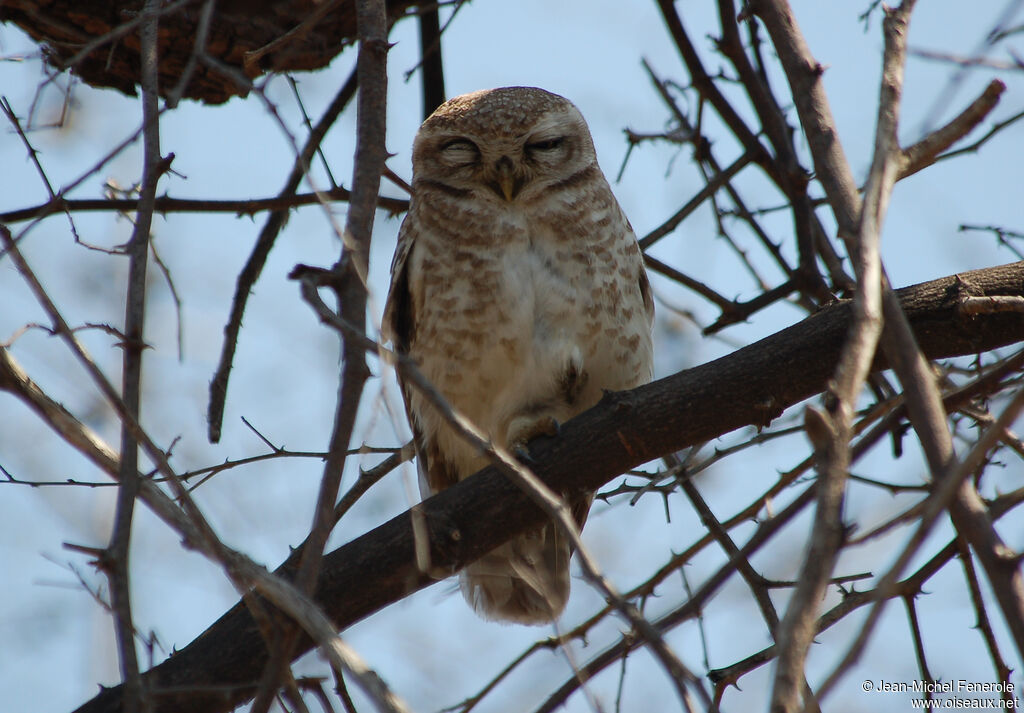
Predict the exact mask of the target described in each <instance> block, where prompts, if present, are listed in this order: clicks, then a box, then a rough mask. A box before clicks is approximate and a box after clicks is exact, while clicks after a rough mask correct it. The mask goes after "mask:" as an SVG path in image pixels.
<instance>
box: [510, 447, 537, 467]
mask: <svg viewBox="0 0 1024 713" xmlns="http://www.w3.org/2000/svg"><path fill="white" fill-rule="evenodd" d="M512 455H514V456H515V458H516V460H517V461H519V462H520V463H522V464H523V465H529V466H534V465H537V459H536V458H534V457H533V456H532V455H531V454H530V449H529V448H527V447H526V444H525V443H520V444H518V445H516V446H514V447H513V448H512Z"/></svg>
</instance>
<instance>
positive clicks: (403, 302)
mask: <svg viewBox="0 0 1024 713" xmlns="http://www.w3.org/2000/svg"><path fill="white" fill-rule="evenodd" d="M411 223H412V221H410V220H409V218H408V216H406V219H405V220H404V221H402V227H401V228H399V230H398V245H397V246H396V247H395V257H394V259H393V260H392V261H391V288H390V289H389V290H388V299H387V301H386V302H385V303H384V317H383V320H382V324H381V327H382V331H383V332H384V338H385V339H390V340H391V344H392V346H393V347H394V348H395V350H396V351H398V352H401V353H403V354H404V353H407V352H408V351H409V344H410V342H411V341H412V332H413V329H415V315H414V314H413V305H412V295H411V294H410V292H409V274H408V269H407V268H408V265H409V256H410V255H411V254H412V248H413V244H414V243H415V240H413V237H414V235H413V234H414V232H415V231H414V230H413V229H412V228H411V227H410V226H411ZM403 391H404V389H403Z"/></svg>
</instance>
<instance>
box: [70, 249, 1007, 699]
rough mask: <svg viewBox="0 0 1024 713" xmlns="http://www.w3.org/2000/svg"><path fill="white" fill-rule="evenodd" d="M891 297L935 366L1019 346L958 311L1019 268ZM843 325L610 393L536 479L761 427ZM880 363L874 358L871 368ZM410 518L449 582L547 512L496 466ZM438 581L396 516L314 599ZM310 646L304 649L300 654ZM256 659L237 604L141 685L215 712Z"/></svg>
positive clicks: (577, 482) (585, 480)
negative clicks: (421, 525) (420, 562)
mask: <svg viewBox="0 0 1024 713" xmlns="http://www.w3.org/2000/svg"><path fill="white" fill-rule="evenodd" d="M898 294H899V296H900V301H901V303H902V306H903V309H904V310H905V312H906V314H907V316H908V317H909V319H910V322H911V324H912V325H913V327H914V331H915V335H916V337H917V339H918V341H919V343H920V345H921V347H922V349H923V351H924V353H925V354H926V355H927V356H928V357H929V358H931V359H939V358H945V357H951V356H957V355H966V354H973V353H977V352H982V351H987V350H990V349H994V348H997V347H1000V346H1004V345H1007V344H1011V343H1015V342H1019V341H1024V315H1021V314H1020V313H1016V312H994V313H990V314H985V315H977V316H973V317H969V316H967V315H964V314H963V313H962V312H961V310H960V309H959V305H960V302H961V300H962V298H963V297H967V296H992V295H1024V262H1019V263H1013V264H1011V265H1006V266H1002V267H995V268H989V269H986V270H977V271H973V272H969V273H964V274H962V275H954V276H951V277H946V278H942V279H939V280H935V281H932V282H927V283H923V284H920V285H916V286H913V287H909V288H905V289H903V290H900V291H899V293H898ZM849 317H850V304H849V303H847V302H843V303H839V304H836V305H833V306H831V307H827V308H825V309H822V310H821V311H820V312H818V313H817V314H815V315H813V316H811V317H809V318H808V319H806V320H804V321H802V322H800V323H798V324H796V325H794V326H792V327H790V328H788V329H785V330H783V331H781V332H779V333H777V334H775V335H772V336H770V337H768V338H766V339H763V340H761V341H760V342H757V343H755V344H752V345H750V346H748V347H745V348H743V349H740V350H738V351H737V352H735V353H733V354H730V355H729V356H726V357H723V358H721V359H718V360H715V361H713V362H710V363H708V364H704V365H702V366H699V367H697V368H695V369H690V370H687V371H684V372H681V373H678V374H675V375H673V376H670V377H667V378H664V379H661V380H659V381H656V382H653V383H651V384H648V385H646V386H643V387H640V388H638V389H635V390H633V391H629V392H623V393H615V394H609V395H608V396H606V397H605V399H603V400H602V402H601V403H600V404H599V405H598V406H597V407H595V408H594V409H591V410H590V411H588V412H586V413H585V414H583V415H581V416H580V417H578V418H576V419H573V420H572V421H570V422H568V423H566V424H565V425H564V427H563V430H562V435H561V437H559V438H558V439H554V440H544V441H540V442H537V443H536V444H535V445H534V446H532V447H531V452H532V453H533V454H534V457H535V458H536V460H537V466H536V468H535V471H536V473H537V475H538V476H539V477H540V478H541V479H542V480H543V481H544V482H545V483H547V484H548V485H550V486H551V487H553V488H554V489H555V490H556V491H558V492H560V493H562V494H563V495H565V496H567V497H570V498H571V497H573V496H574V495H575V494H579V493H582V492H586V491H592V490H594V489H596V488H599V487H600V486H601V485H603V484H604V483H606V482H608V481H609V480H611V479H612V478H614V477H616V475H617V474H619V473H622V472H624V471H626V470H628V469H630V468H633V467H635V466H637V465H639V464H641V463H644V462H647V461H649V460H653V459H654V458H657V457H659V456H661V455H663V454H665V453H670V452H674V451H676V450H679V449H681V448H684V447H686V446H688V445H692V444H694V443H700V442H704V441H708V440H711V439H714V438H717V437H718V436H721V435H723V434H725V433H728V432H729V431H732V430H735V429H737V428H740V427H742V426H745V425H750V424H755V425H762V424H765V423H768V422H769V421H771V420H772V419H773V418H774V417H776V416H778V415H779V414H780V413H781V412H782V410H783V409H785V408H786V407H788V406H791V405H793V404H795V403H798V402H799V401H801V400H803V399H806V398H808V397H810V396H813V395H814V394H816V393H819V392H820V391H821V390H823V389H824V388H825V386H826V383H827V381H828V379H829V377H830V376H831V375H832V373H833V371H834V368H835V365H836V363H837V360H838V357H839V354H840V351H841V349H842V345H843V341H844V337H845V336H846V333H847V329H848V326H849ZM886 366H887V364H886V363H885V361H884V357H879V358H878V359H877V360H876V362H875V364H874V366H873V368H874V369H882V368H886ZM712 405H713V406H712ZM418 511H419V512H420V513H421V514H422V516H423V518H424V521H425V522H426V525H427V528H428V530H429V534H430V547H431V552H430V561H431V563H432V565H433V567H434V569H435V571H437V570H438V569H439V570H440V571H444V572H451V573H454V572H455V571H457V570H458V569H459V568H461V567H463V566H465V565H466V564H467V563H469V562H472V561H473V560H474V559H476V558H478V557H480V556H481V555H483V554H484V553H485V552H487V551H489V550H491V549H493V548H494V547H496V546H498V545H499V544H501V543H502V542H503V541H505V540H507V539H508V538H510V537H512V536H514V535H515V534H517V533H519V532H522V531H524V530H526V529H527V528H529V527H531V526H536V525H538V524H539V523H540V522H541V521H542V520H543V519H544V517H545V515H544V513H543V511H542V510H540V509H539V508H538V507H537V506H536V505H534V504H533V502H532V501H531V500H530V498H529V497H528V496H527V495H526V494H524V493H523V492H522V491H521V490H520V489H519V488H517V487H516V486H515V485H513V484H512V483H510V482H509V481H508V480H507V479H506V478H505V477H504V476H503V475H502V474H501V473H500V472H499V471H498V470H497V469H495V468H487V469H485V470H483V471H481V472H480V473H479V474H477V475H475V476H473V477H472V478H470V479H468V480H466V481H463V482H461V483H459V484H458V485H456V486H455V487H453V488H450V489H448V490H446V491H444V492H443V493H440V494H438V495H436V496H434V497H432V498H430V499H429V500H427V501H425V502H424V503H423V504H422V505H420V506H418ZM298 556H299V553H298V552H296V553H295V554H293V555H292V557H290V558H289V560H288V561H287V562H286V563H285V564H284V565H282V566H281V568H280V569H279V570H278V571H279V573H282V574H285V575H289V574H291V573H293V572H294V568H295V566H296V563H297V561H298ZM434 581H436V580H434V579H432V578H431V577H430V576H428V575H427V574H424V573H422V572H420V571H419V570H418V569H417V567H416V558H415V553H414V544H413V531H412V521H411V518H410V515H409V513H408V512H406V513H403V514H401V515H399V516H397V517H395V518H394V519H392V520H390V521H389V522H387V523H385V524H383V525H381V526H380V527H378V528H376V529H375V530H372V531H371V532H368V533H366V534H365V535H363V536H361V537H359V538H357V539H356V540H353V541H352V542H350V543H348V544H346V545H344V546H343V547H340V548H339V549H337V550H335V551H333V552H331V553H330V554H328V555H326V556H325V557H324V566H323V569H322V571H321V575H320V580H319V585H318V590H317V594H316V599H317V601H318V602H320V604H321V606H323V608H324V611H325V612H326V613H327V614H328V615H329V616H330V617H331V618H332V619H333V621H334V624H335V626H337V627H338V628H339V629H343V628H345V627H347V626H349V625H351V624H352V623H354V622H356V621H358V620H360V619H362V618H365V617H366V616H369V615H370V614H372V613H373V612H376V611H378V610H380V609H382V608H383V607H385V606H387V605H388V604H390V603H392V602H395V601H398V600H399V599H401V598H403V597H405V596H407V595H408V594H410V593H411V592H413V591H416V590H418V589H421V588H423V587H425V586H428V585H429V584H432V583H433V582H434ZM310 645H311V644H310V642H309V641H308V640H304V642H303V644H302V645H301V646H300V649H302V648H308V647H309V646H310ZM266 658H267V653H266V649H265V645H264V643H263V640H262V638H261V636H260V633H259V630H258V629H257V627H256V625H255V624H254V623H253V621H252V619H251V617H250V615H249V613H248V611H247V609H246V608H245V607H244V605H241V604H239V605H236V606H235V607H234V608H233V609H231V610H230V611H229V612H227V613H226V614H225V615H224V616H222V617H221V619H220V620H219V621H217V622H216V623H214V624H213V625H212V626H211V627H210V628H209V629H207V631H206V632H204V633H203V634H202V635H201V636H199V637H198V638H197V639H196V640H195V641H193V642H192V643H191V644H189V645H188V646H187V647H185V648H184V649H182V650H181V651H179V652H177V653H176V654H175V655H174V656H173V657H171V658H170V659H168V660H167V661H165V662H164V663H162V664H160V665H159V666H157V667H156V668H155V669H153V670H152V671H150V672H149V673H147V674H146V678H147V683H148V686H149V689H150V690H151V691H153V695H154V703H155V706H156V709H157V710H159V711H165V712H167V711H190V712H196V713H201V712H202V711H223V710H229V709H230V708H231V707H232V706H233V705H235V704H237V703H238V702H240V701H243V700H245V699H246V698H247V697H249V696H251V695H252V692H253V682H254V681H255V679H256V678H257V677H258V675H259V672H260V670H261V667H262V665H263V664H264V663H265V661H266ZM120 700H121V690H120V688H112V689H106V690H104V691H103V692H102V693H101V694H100V695H99V696H97V697H96V698H94V699H93V700H91V701H89V702H88V703H86V704H85V705H84V706H82V707H81V708H80V709H79V711H80V713H98V712H100V711H110V712H111V713H113V711H118V710H120Z"/></svg>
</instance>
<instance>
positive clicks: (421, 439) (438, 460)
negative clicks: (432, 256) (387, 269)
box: [381, 216, 458, 498]
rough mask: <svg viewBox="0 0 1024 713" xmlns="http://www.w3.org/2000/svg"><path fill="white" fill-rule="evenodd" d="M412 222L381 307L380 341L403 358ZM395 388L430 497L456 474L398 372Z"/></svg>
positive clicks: (409, 312) (412, 326) (412, 325)
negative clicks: (398, 390) (423, 423)
mask: <svg viewBox="0 0 1024 713" xmlns="http://www.w3.org/2000/svg"><path fill="white" fill-rule="evenodd" d="M413 225H414V221H412V220H410V219H409V216H406V219H405V221H403V223H402V227H401V228H400V229H399V231H398V245H397V246H396V247H395V258H394V260H392V262H391V289H390V291H389V292H388V299H387V302H386V303H385V304H384V317H383V320H382V324H381V328H382V331H383V332H384V338H385V339H389V340H391V345H392V347H393V348H394V350H395V351H396V352H398V353H399V354H401V355H407V354H408V353H409V349H410V347H411V346H412V342H413V336H414V334H415V331H416V300H415V299H414V298H413V294H412V287H411V285H410V280H409V269H410V262H411V260H410V258H411V257H412V253H413V249H414V248H415V245H416V240H415V236H416V229H415V228H414V227H413ZM398 385H399V387H401V389H402V401H403V402H404V403H405V415H406V418H407V419H408V420H409V428H411V429H412V438H413V446H414V447H415V448H416V470H417V472H418V473H419V481H420V494H421V495H422V496H423V497H424V498H427V497H430V496H431V495H432V494H434V493H437V492H439V491H441V490H444V489H445V488H448V487H450V486H452V485H454V484H455V483H456V482H458V473H457V472H456V471H455V469H454V467H453V466H452V465H451V464H450V463H449V462H448V460H447V459H446V458H445V457H444V454H443V453H442V452H441V450H440V448H439V446H438V444H437V439H435V438H431V437H428V436H427V435H426V434H424V433H423V429H422V428H421V426H420V420H419V418H418V417H417V414H416V412H415V409H414V407H413V405H412V404H413V401H412V389H413V388H415V387H413V386H412V385H411V384H407V383H405V380H404V379H403V378H402V373H401V371H400V370H399V371H398Z"/></svg>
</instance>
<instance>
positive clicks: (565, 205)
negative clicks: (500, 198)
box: [387, 180, 652, 490]
mask: <svg viewBox="0 0 1024 713" xmlns="http://www.w3.org/2000/svg"><path fill="white" fill-rule="evenodd" d="M601 182H602V183H604V181H603V180H602V181H601ZM604 189H605V191H607V193H606V196H607V199H606V200H596V198H598V196H595V195H584V196H582V197H581V196H577V200H576V201H574V202H569V201H566V200H564V199H562V198H563V196H559V195H557V192H556V195H555V196H552V198H554V200H551V201H545V202H544V203H543V204H542V205H530V204H527V205H525V206H517V205H515V206H510V207H509V209H507V210H505V211H501V212H500V213H498V214H496V215H492V216H490V219H488V220H482V219H481V218H480V216H474V215H473V214H472V213H471V212H469V211H467V214H465V215H462V216H458V219H457V220H452V215H451V205H450V204H449V203H438V204H434V203H433V201H430V200H429V198H430V192H429V191H426V192H425V195H424V196H420V200H419V201H418V204H417V205H415V206H414V210H415V211H416V214H415V216H413V215H412V214H410V215H409V216H408V217H407V218H406V222H405V224H403V226H402V231H401V232H402V238H401V239H402V240H403V242H404V252H405V254H404V255H402V256H401V258H399V255H401V254H402V252H403V248H400V249H399V254H398V255H396V264H397V263H399V262H401V264H400V265H398V268H399V269H398V270H396V272H395V275H394V281H393V287H392V294H391V295H390V297H389V304H388V310H387V317H388V321H389V323H390V326H391V334H392V339H393V340H394V341H395V344H396V346H397V347H398V348H400V349H402V350H403V351H405V352H407V353H408V354H409V356H411V357H412V358H413V360H414V361H415V362H416V363H417V364H418V365H419V367H420V369H421V370H422V371H423V373H424V375H425V376H426V377H427V378H428V379H429V380H430V381H431V383H433V384H434V385H435V386H436V387H437V389H438V390H439V391H440V393H441V394H443V395H444V396H445V397H446V398H447V399H448V400H449V402H450V403H451V404H452V405H453V406H454V407H455V408H456V409H457V410H458V411H460V412H461V413H463V414H464V415H465V416H467V417H468V418H469V419H470V420H471V421H473V422H474V423H475V424H476V425H478V426H479V427H480V428H482V429H483V430H484V431H486V432H488V433H489V434H490V436H491V437H492V438H493V439H495V440H496V441H497V442H499V443H502V445H507V444H505V443H503V441H504V435H505V433H506V429H507V427H508V424H509V422H510V421H512V419H514V418H516V417H518V416H522V415H523V413H532V412H537V413H541V412H543V413H546V414H549V415H551V416H552V417H554V418H556V419H558V420H560V421H562V420H566V419H568V418H571V417H572V416H574V415H576V414H577V413H579V412H581V411H583V410H585V409H587V408H589V407H590V406H593V405H594V404H595V403H597V401H598V400H599V399H600V397H601V394H602V391H603V390H620V389H627V388H631V387H633V386H637V385H639V384H642V383H646V382H647V381H649V380H650V378H651V361H652V359H651V341H650V324H651V322H650V320H651V314H650V297H649V294H648V293H647V290H648V287H647V282H646V275H645V273H644V270H643V264H642V259H641V256H640V252H639V248H638V246H637V244H636V238H635V237H634V235H633V232H632V230H631V229H630V227H629V225H628V223H627V222H626V220H625V218H624V217H623V215H622V213H621V211H620V210H619V207H618V205H617V204H616V203H615V202H614V198H612V197H611V192H610V190H609V189H608V188H607V184H606V183H605V184H604ZM424 198H426V199H427V200H426V201H424V200H423V199H424ZM441 205H443V206H444V207H445V210H441V208H440V206H441ZM413 225H416V226H419V227H418V228H413V227H412V226H413ZM451 225H456V226H459V228H460V230H459V231H458V232H453V231H451V230H448V229H446V228H445V226H451ZM424 226H429V229H423V228H424ZM569 226H571V229H567V228H569ZM567 381H570V382H572V383H573V384H574V385H575V386H574V388H573V389H571V390H569V391H567V390H566V388H565V383H566V382H567ZM405 395H406V400H407V403H408V405H409V411H410V415H411V416H412V418H413V420H414V421H415V423H414V428H415V429H416V430H417V431H419V432H420V434H421V436H422V437H424V438H423V440H424V442H429V443H436V444H437V446H438V449H439V451H440V452H442V453H446V454H448V458H449V460H451V461H454V463H453V464H454V469H455V470H456V471H457V475H455V477H456V478H458V479H461V478H462V477H466V476H467V475H469V474H471V473H473V472H475V471H476V470H478V469H479V468H480V467H482V466H483V465H484V464H485V463H484V462H483V461H482V460H481V459H480V457H479V456H478V455H477V454H476V453H474V452H472V450H471V449H468V448H467V447H466V446H465V445H464V444H463V443H462V441H461V439H459V438H458V437H457V436H456V435H455V434H452V433H450V432H448V429H446V428H443V427H442V425H441V424H440V423H439V422H438V420H437V418H436V415H434V414H433V411H432V409H430V407H429V406H427V405H426V404H424V403H423V400H422V398H421V397H420V396H419V395H418V394H416V393H412V392H410V391H409V390H407V392H406V394H405ZM428 465H429V464H428ZM430 480H433V478H430ZM431 489H432V490H436V489H437V488H436V487H432V488H431Z"/></svg>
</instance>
